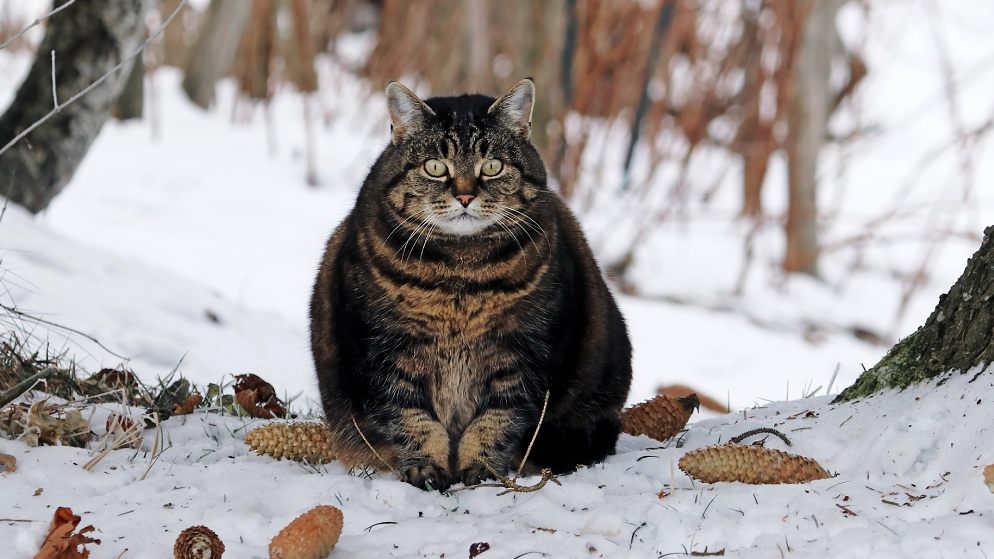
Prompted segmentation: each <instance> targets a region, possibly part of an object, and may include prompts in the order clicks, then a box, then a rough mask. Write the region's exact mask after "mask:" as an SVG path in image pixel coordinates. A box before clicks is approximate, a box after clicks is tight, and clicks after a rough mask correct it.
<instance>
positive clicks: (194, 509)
mask: <svg viewBox="0 0 994 559" xmlns="http://www.w3.org/2000/svg"><path fill="white" fill-rule="evenodd" d="M972 378H973V375H970V374H956V375H954V376H952V377H951V378H950V379H949V380H948V381H947V382H945V383H944V384H942V385H941V386H937V385H936V384H935V383H929V384H928V385H925V386H917V387H914V388H911V389H908V390H906V391H904V392H887V393H884V394H882V395H878V396H875V397H873V398H870V399H867V400H863V401H859V402H857V403H855V404H852V405H848V404H842V405H833V404H831V403H830V398H828V397H818V398H809V399H800V400H795V401H791V402H778V403H775V404H770V405H768V406H765V407H762V408H758V409H750V410H748V411H747V412H745V413H735V414H731V415H728V416H724V417H721V418H716V419H709V420H704V421H697V422H696V423H693V424H692V425H691V426H690V429H689V430H688V431H687V433H686V434H685V435H684V436H683V437H682V438H681V439H680V440H681V442H682V448H678V445H677V444H675V443H674V442H670V443H668V444H665V445H664V444H661V443H659V442H656V441H652V440H650V439H648V438H646V437H631V436H627V435H623V436H622V438H621V440H620V442H619V451H618V454H616V455H615V456H612V457H610V458H609V459H608V460H607V461H606V462H605V463H604V464H599V465H596V466H594V467H591V468H587V469H583V470H581V471H579V472H577V473H575V474H573V475H569V476H565V477H562V478H561V482H562V486H555V485H552V484H549V485H547V486H546V487H545V488H543V489H541V490H540V491H538V492H535V493H527V494H512V495H505V496H500V497H498V496H496V493H497V492H498V490H496V489H493V488H480V489H475V490H470V491H462V492H457V493H454V494H451V495H440V494H438V493H428V492H423V491H420V490H418V489H416V488H414V487H412V486H409V485H407V484H403V483H400V482H398V481H396V480H394V479H392V478H391V476H390V475H389V474H385V473H376V474H372V476H371V477H370V476H365V475H361V474H350V473H349V472H347V471H346V470H345V468H344V467H342V466H341V465H338V464H336V463H332V464H329V465H325V466H319V467H310V466H304V465H301V464H296V463H292V462H286V461H283V462H278V461H274V460H272V459H270V458H268V457H264V456H257V455H255V454H254V453H253V452H252V451H250V450H249V449H248V448H247V447H246V446H245V444H244V442H243V438H244V435H245V433H246V432H247V430H248V429H251V428H252V426H254V425H256V424H258V423H259V422H258V420H255V421H252V422H248V423H246V422H245V421H244V420H242V419H239V418H235V417H230V416H225V417H222V416H218V415H215V414H204V413H197V414H195V415H192V416H179V417H174V418H172V419H169V420H167V421H166V422H165V423H164V424H163V437H164V440H165V441H167V449H166V450H165V452H164V453H163V454H162V455H161V456H160V457H159V458H158V460H157V461H156V463H155V464H154V465H153V466H152V468H151V470H150V471H149V473H148V475H147V476H145V477H144V478H143V476H144V474H145V472H146V470H147V469H148V462H149V459H150V452H149V450H150V447H151V445H152V442H153V441H152V439H153V436H152V434H151V433H150V432H146V439H145V442H144V448H143V450H142V451H139V452H138V453H137V456H134V455H135V453H134V452H132V451H117V452H114V453H112V454H111V455H110V456H108V457H107V458H105V459H104V460H103V461H102V462H100V463H99V464H98V466H97V467H96V468H94V470H93V471H92V472H85V471H83V470H82V468H80V464H83V463H85V462H86V461H87V460H88V459H89V456H88V453H87V451H86V450H82V449H75V448H66V447H40V448H34V449H29V448H27V447H25V446H24V445H23V444H21V443H19V442H16V441H9V440H2V439H0V452H4V453H8V454H12V455H14V456H16V457H17V459H18V471H17V472H16V473H12V474H11V473H5V474H0V487H2V488H3V494H4V496H5V499H6V502H7V503H12V505H11V506H9V507H0V517H3V518H14V519H19V520H29V521H31V522H12V521H6V522H4V521H0V541H7V542H11V547H12V549H11V551H10V553H12V555H7V557H10V558H11V559H21V558H28V557H31V556H32V555H33V553H34V552H35V551H36V550H37V548H38V545H39V543H40V540H41V539H42V538H43V536H44V532H45V530H46V528H47V521H48V519H49V517H50V516H51V514H52V512H53V510H54V508H55V507H57V506H62V505H67V504H68V505H71V506H72V507H73V509H74V511H76V512H77V513H81V514H82V516H83V523H84V524H91V523H92V524H93V525H94V526H96V527H97V528H98V529H99V530H100V533H99V537H101V538H102V539H103V540H104V543H103V544H102V545H101V546H99V547H97V548H95V549H96V550H97V551H96V552H95V554H94V557H117V556H118V555H119V554H120V553H122V552H124V550H127V553H126V554H125V555H124V556H125V557H129V558H132V559H145V558H148V559H152V558H158V557H163V556H166V555H168V553H169V551H168V550H169V549H170V548H171V546H172V542H173V541H174V539H175V537H176V535H177V534H178V533H179V532H180V531H181V530H182V529H184V528H186V527H189V526H193V525H197V524H205V525H207V526H209V527H210V528H212V529H213V530H215V531H216V532H217V533H218V535H219V536H220V537H221V539H222V540H223V541H224V543H225V546H226V548H227V551H226V555H225V556H226V557H227V556H231V557H239V558H257V557H265V556H266V555H265V549H266V545H267V544H268V541H269V539H270V538H272V536H274V535H275V534H276V533H277V532H278V531H279V530H280V529H281V528H282V527H283V526H284V525H285V524H286V523H287V522H289V521H290V520H292V519H293V518H294V517H296V516H297V515H299V514H301V513H302V512H304V511H305V510H307V509H308V508H310V507H311V506H314V505H317V504H330V505H333V506H337V507H340V508H341V509H342V510H343V512H344V514H345V528H344V532H343V536H342V539H341V541H340V542H339V544H338V547H337V548H336V550H335V551H334V553H333V554H332V557H336V558H337V557H341V558H346V557H441V556H443V554H444V556H445V557H466V556H467V554H468V549H469V546H470V545H472V544H473V543H476V542H487V543H489V544H490V546H491V549H490V551H488V552H487V554H484V555H483V556H482V557H507V558H510V557H516V556H519V555H520V554H523V553H528V552H532V553H533V554H534V555H532V556H534V557H540V556H544V557H574V558H576V557H605V558H636V557H637V558H642V557H658V556H662V555H665V554H676V555H680V554H683V553H685V552H690V551H698V552H700V551H704V550H705V549H707V550H708V551H717V550H721V549H724V550H725V556H726V557H749V558H779V557H781V556H782V554H785V555H786V556H795V557H871V556H872V557H876V558H891V557H893V558H903V557H916V558H921V559H927V558H932V557H935V558H940V557H983V556H985V554H986V553H987V552H988V551H994V532H992V531H991V529H990V528H991V522H992V518H994V495H992V494H991V493H990V491H988V489H987V488H986V487H985V485H984V482H983V477H982V474H981V472H982V469H983V466H984V465H985V464H988V463H991V462H994V449H992V448H991V447H990V445H989V441H990V437H991V433H990V429H991V425H992V422H991V418H992V415H994V379H992V377H991V376H990V375H989V374H985V375H981V376H979V377H977V378H976V380H975V381H973V382H972V383H971V379H972ZM112 410H113V406H110V407H107V409H104V410H101V411H100V412H98V413H97V415H96V417H95V419H94V421H93V424H95V425H102V424H103V423H104V419H105V417H106V414H107V413H108V412H109V411H112ZM951 422H955V424H956V426H957V428H955V429H951V428H949V426H950V424H951ZM756 427H775V428H777V429H780V430H781V431H783V432H784V433H785V434H786V435H787V436H788V437H790V438H791V439H793V442H794V445H793V446H792V447H789V448H788V447H786V446H784V444H783V443H781V442H780V441H779V440H776V439H775V438H773V437H770V438H769V439H768V440H767V442H766V444H767V446H768V447H771V448H778V449H780V450H785V451H789V452H793V453H797V454H800V455H803V456H808V457H811V458H814V459H816V460H818V461H819V463H821V464H822V465H823V466H824V467H825V468H826V469H828V470H829V471H830V472H832V473H833V474H835V477H833V478H831V479H825V480H820V481H816V482H812V483H810V484H802V485H771V486H750V485H745V484H741V483H718V484H713V485H708V484H701V483H698V482H694V481H693V480H691V479H690V478H689V477H687V476H686V475H684V474H683V473H682V472H681V471H680V470H678V469H676V463H677V460H678V459H679V457H680V456H681V455H682V454H683V453H684V452H686V451H688V450H691V449H695V448H699V447H703V446H707V445H712V444H717V443H720V442H722V441H727V440H728V439H729V438H730V437H732V436H735V435H737V434H740V433H742V432H744V431H747V430H749V429H753V428H756ZM534 481H536V480H535V479H525V480H523V482H529V483H531V482H534ZM39 489H40V490H41V491H40V494H38V495H35V493H37V492H38V491H37V490H39ZM660 491H662V492H663V494H664V496H662V497H659V494H660ZM842 507H845V508H842ZM847 510H848V511H851V513H852V514H853V515H850V514H849V513H847V512H846V511H847Z"/></svg>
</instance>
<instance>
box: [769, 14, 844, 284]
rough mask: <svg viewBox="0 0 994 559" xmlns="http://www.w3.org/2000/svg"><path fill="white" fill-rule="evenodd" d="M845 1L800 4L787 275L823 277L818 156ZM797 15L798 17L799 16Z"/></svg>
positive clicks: (790, 113) (792, 107)
mask: <svg viewBox="0 0 994 559" xmlns="http://www.w3.org/2000/svg"><path fill="white" fill-rule="evenodd" d="M842 3H843V0H797V3H796V5H795V7H794V9H795V10H799V11H800V22H801V26H802V27H801V30H800V31H801V32H800V36H799V44H798V47H797V49H798V50H797V53H796V55H795V58H794V61H793V66H792V70H793V75H792V79H791V82H790V86H789V88H788V89H789V90H788V95H789V96H790V109H789V110H788V112H787V123H788V124H787V125H788V132H787V145H786V151H787V182H788V193H789V201H788V208H787V223H786V233H787V252H786V254H785V256H784V262H783V266H784V270H785V271H787V272H801V273H806V274H811V275H818V251H819V246H818V196H817V194H818V190H817V186H818V177H817V172H818V154H819V153H820V152H821V146H822V143H823V142H824V140H825V136H826V134H827V131H828V118H829V116H831V109H832V105H833V102H834V95H833V93H832V88H831V87H830V84H829V78H830V77H831V70H832V60H833V59H834V58H836V57H837V56H838V54H839V52H840V51H841V46H842V43H841V41H840V40H839V37H838V31H837V30H836V27H835V17H836V15H837V14H838V11H839V7H840V6H841V5H842ZM795 13H796V12H795Z"/></svg>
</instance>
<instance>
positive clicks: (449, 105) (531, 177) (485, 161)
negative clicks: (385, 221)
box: [381, 79, 546, 237]
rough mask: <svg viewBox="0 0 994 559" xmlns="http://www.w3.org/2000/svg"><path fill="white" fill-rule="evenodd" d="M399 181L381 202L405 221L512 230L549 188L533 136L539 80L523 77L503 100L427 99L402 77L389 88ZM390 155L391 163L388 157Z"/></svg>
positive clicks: (449, 229)
mask: <svg viewBox="0 0 994 559" xmlns="http://www.w3.org/2000/svg"><path fill="white" fill-rule="evenodd" d="M386 95H387V103H388V108H389V111H390V120H391V135H392V138H391V146H390V147H388V149H387V152H386V153H385V154H384V156H385V157H384V158H383V159H381V161H383V162H384V163H386V164H388V165H389V166H390V167H391V169H392V172H391V173H390V174H391V175H392V176H393V177H394V180H391V181H390V184H387V185H384V187H385V188H386V192H385V193H384V194H385V196H384V198H383V201H384V202H385V203H387V204H389V205H390V206H391V208H392V209H393V210H394V211H395V212H396V214H397V216H398V217H399V218H400V219H401V220H407V221H406V224H407V225H414V226H423V227H425V228H428V227H431V228H433V230H435V231H437V232H438V233H439V234H443V235H450V236H463V237H464V236H470V235H476V234H478V233H481V232H483V231H485V230H488V229H494V230H497V229H500V228H501V227H504V228H507V226H508V224H509V223H515V222H518V221H520V220H522V219H524V217H523V216H527V212H528V210H529V209H530V206H531V205H532V204H533V203H534V201H535V199H536V197H538V196H539V195H540V194H542V192H541V191H543V190H545V189H546V178H545V167H544V165H543V164H542V160H541V158H540V157H539V155H538V152H537V151H536V149H535V147H534V146H533V145H532V143H531V140H530V135H531V118H532V107H533V105H534V102H535V85H534V84H533V83H532V81H531V80H529V79H524V80H521V81H520V82H518V83H517V84H516V85H515V86H514V87H512V88H511V89H510V90H508V92H507V93H506V94H504V96H502V97H501V98H499V99H494V98H492V97H487V96H485V95H460V96H458V97H433V98H430V99H428V100H426V101H422V100H421V99H420V98H418V96H417V95H415V94H414V93H413V92H412V91H411V90H410V89H408V88H406V87H404V86H403V85H401V84H399V83H397V82H391V83H390V84H389V85H387V88H386ZM384 159H387V160H388V161H384Z"/></svg>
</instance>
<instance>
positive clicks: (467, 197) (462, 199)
mask: <svg viewBox="0 0 994 559" xmlns="http://www.w3.org/2000/svg"><path fill="white" fill-rule="evenodd" d="M473 198H476V196H473V195H472V194H456V200H459V203H460V204H462V207H464V208H468V207H469V203H470V202H472V201H473Z"/></svg>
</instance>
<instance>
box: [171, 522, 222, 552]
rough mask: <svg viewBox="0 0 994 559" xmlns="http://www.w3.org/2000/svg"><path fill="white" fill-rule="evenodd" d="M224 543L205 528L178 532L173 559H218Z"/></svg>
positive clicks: (194, 527)
mask: <svg viewBox="0 0 994 559" xmlns="http://www.w3.org/2000/svg"><path fill="white" fill-rule="evenodd" d="M223 554H224V542H222V541H221V538H219V537H217V534H215V533H214V531H213V530H211V529H210V528H208V527H207V526H193V527H191V528H187V529H186V530H183V531H182V532H180V534H179V537H177V538H176V545H174V546H173V557H174V558H175V559H220V558H221V555H223Z"/></svg>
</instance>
